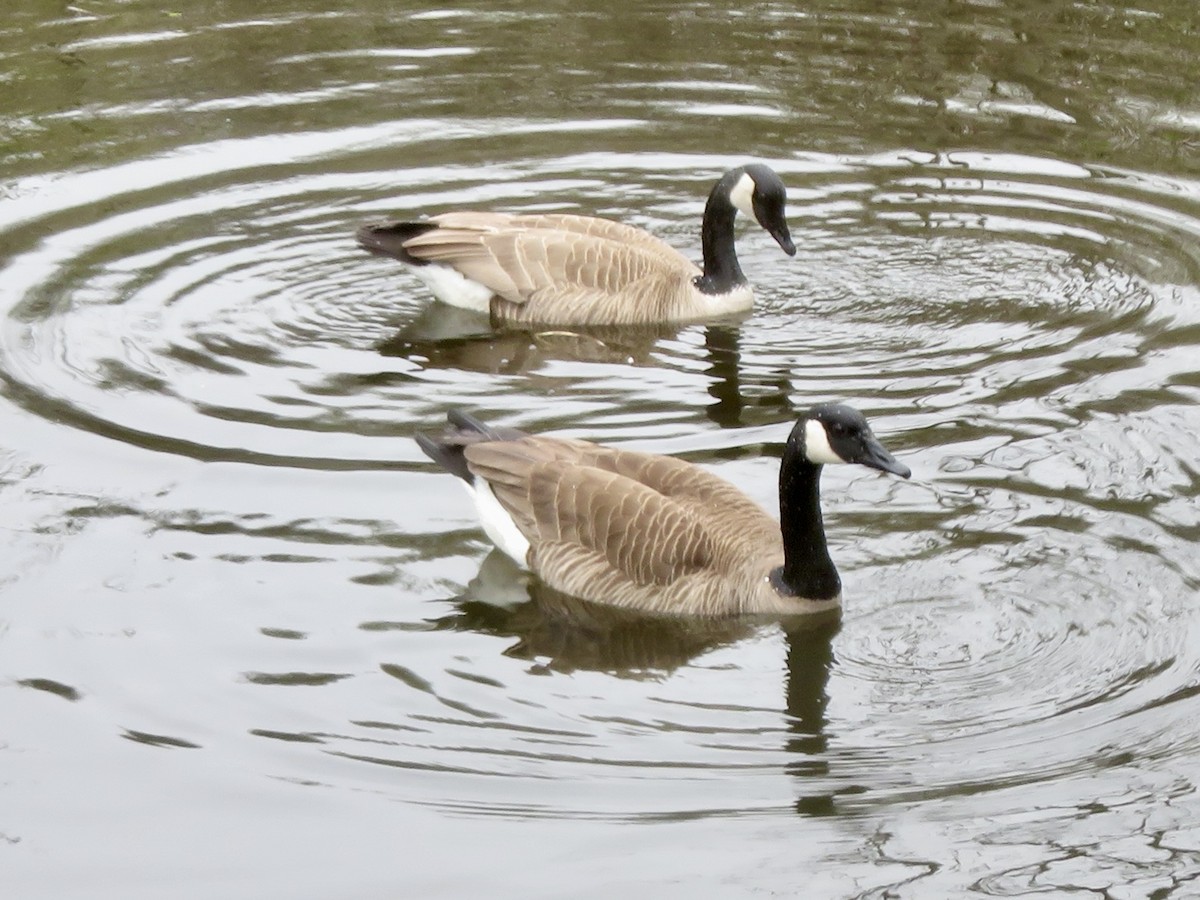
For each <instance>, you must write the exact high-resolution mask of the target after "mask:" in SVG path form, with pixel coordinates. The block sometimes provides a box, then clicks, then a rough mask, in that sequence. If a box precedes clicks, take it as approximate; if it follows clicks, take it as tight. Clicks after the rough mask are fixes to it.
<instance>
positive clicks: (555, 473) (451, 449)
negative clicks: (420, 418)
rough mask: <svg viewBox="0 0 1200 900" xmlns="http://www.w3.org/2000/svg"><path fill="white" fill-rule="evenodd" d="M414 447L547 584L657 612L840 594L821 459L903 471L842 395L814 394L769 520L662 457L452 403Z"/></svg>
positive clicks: (761, 606)
mask: <svg viewBox="0 0 1200 900" xmlns="http://www.w3.org/2000/svg"><path fill="white" fill-rule="evenodd" d="M417 443H418V444H419V445H420V447H421V449H422V450H424V451H425V453H426V454H427V455H428V456H429V457H430V458H431V459H433V460H434V461H435V462H437V463H438V464H439V465H440V466H441V467H442V468H444V469H446V470H447V471H449V472H450V473H451V474H453V475H456V476H458V477H459V478H460V479H461V480H462V481H463V483H464V484H465V485H466V486H467V489H468V491H469V492H470V493H471V495H472V496H473V498H474V500H475V505H476V508H477V510H478V513H479V517H480V521H481V523H482V525H483V528H484V531H485V532H486V533H487V535H488V537H489V538H491V539H492V541H493V542H494V543H495V544H496V546H497V547H499V548H500V549H501V550H502V551H504V553H506V554H507V555H508V556H510V557H512V558H513V559H514V560H516V562H517V563H519V564H520V565H522V566H524V567H526V568H528V569H529V570H531V571H532V572H533V573H534V574H536V575H537V576H538V577H539V578H541V579H542V581H544V582H545V583H546V584H548V585H550V587H552V588H555V589H557V590H559V591H562V592H563V593H566V594H570V595H572V596H575V597H580V598H583V599H585V600H591V601H594V602H599V603H609V604H613V605H615V606H622V607H628V608H633V609H639V610H643V611H646V612H651V613H658V614H665V615H702V616H722V615H737V614H747V613H770V614H780V615H796V614H803V613H817V612H824V611H827V610H830V609H834V608H836V607H837V606H838V605H839V603H840V602H841V579H840V578H839V577H838V573H837V569H836V568H835V567H834V565H833V561H832V560H831V559H830V558H829V551H828V549H827V546H826V542H825V529H824V525H823V523H822V519H821V506H820V495H819V481H820V476H821V468H822V466H825V465H828V464H833V463H857V464H859V465H863V466H868V467H870V468H873V469H879V470H881V471H884V472H891V473H892V474H894V475H899V476H900V477H902V478H908V477H909V475H910V474H911V472H910V470H909V468H908V467H907V466H905V465H903V464H902V463H900V462H897V461H896V459H895V458H894V457H893V456H892V455H891V454H890V453H889V452H888V451H887V450H886V449H884V447H883V445H882V444H881V443H880V442H879V441H878V439H876V437H875V436H874V435H873V434H872V433H871V428H870V426H869V425H868V424H867V420H866V419H865V418H864V417H863V415H862V414H861V413H860V412H858V411H857V410H855V409H852V408H851V407H848V406H844V405H841V404H834V403H826V404H821V405H818V406H814V407H813V408H812V409H810V410H809V411H808V412H806V413H805V414H804V415H803V416H801V417H800V419H799V420H798V421H797V422H796V424H795V426H794V427H793V428H792V431H791V434H790V436H789V437H788V441H787V445H786V447H785V449H784V453H783V460H782V463H781V465H780V470H779V511H780V521H779V522H776V521H775V520H774V519H772V518H771V517H770V516H769V515H767V514H766V513H765V512H764V511H763V510H762V509H761V508H760V507H759V506H758V505H757V504H756V503H754V502H753V501H752V500H750V499H749V498H748V497H746V495H745V494H743V493H742V492H741V491H739V490H738V489H737V488H735V487H734V486H733V485H731V484H729V483H728V482H726V481H724V480H722V479H721V478H718V477H717V476H716V475H713V474H711V473H709V472H707V471H705V470H704V469H701V468H699V467H698V466H695V465H693V464H691V463H687V462H684V461H682V460H678V459H675V458H673V457H669V456H657V455H653V454H647V453H638V452H634V451H630V450H619V449H616V448H613V447H604V446H601V445H598V444H592V443H588V442H587V441H579V440H570V439H564V438H554V437H545V436H534V435H528V434H525V433H523V432H520V431H516V430H515V429H509V428H494V427H491V426H488V425H485V424H484V423H482V422H480V421H479V420H477V419H475V418H473V417H472V416H469V415H466V414H464V413H461V412H457V411H455V412H451V413H450V415H449V427H448V428H447V429H446V430H445V431H444V432H443V433H441V434H439V435H436V436H431V435H426V434H418V435H417Z"/></svg>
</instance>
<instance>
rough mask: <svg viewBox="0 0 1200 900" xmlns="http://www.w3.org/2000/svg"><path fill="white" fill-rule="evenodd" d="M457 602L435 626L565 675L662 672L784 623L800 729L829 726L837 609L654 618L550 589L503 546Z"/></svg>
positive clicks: (790, 688)
mask: <svg viewBox="0 0 1200 900" xmlns="http://www.w3.org/2000/svg"><path fill="white" fill-rule="evenodd" d="M450 602H452V603H453V604H454V606H455V607H456V611H455V612H454V613H453V614H450V615H447V616H441V617H439V618H437V619H435V620H433V623H434V624H435V625H436V627H438V628H440V629H451V630H471V631H480V632H483V633H486V634H491V635H496V636H501V637H510V638H517V641H516V643H514V644H511V645H510V646H509V647H507V648H506V649H505V650H504V653H505V655H507V656H510V657H514V658H517V659H525V660H531V661H533V662H535V663H536V665H535V666H534V668H533V669H532V671H538V670H548V671H554V672H560V673H570V672H574V671H577V670H587V671H599V672H608V673H610V674H614V675H620V676H622V677H650V678H661V677H662V676H664V675H666V674H669V673H670V672H672V671H673V670H675V669H677V668H679V667H680V666H684V665H687V664H688V663H689V662H691V661H692V660H694V659H695V658H697V657H699V656H700V655H702V654H704V653H707V652H709V651H711V650H714V649H716V648H718V647H722V646H727V645H730V644H733V643H735V642H737V641H739V640H743V639H745V638H747V637H749V636H750V635H752V634H754V633H755V632H756V631H757V630H758V629H760V628H764V627H768V624H767V623H770V625H771V626H776V627H778V626H780V625H782V627H783V629H784V631H785V633H786V634H787V635H788V637H789V646H791V644H790V642H791V640H792V637H793V636H795V638H796V640H802V641H803V644H802V645H801V648H800V650H798V651H797V652H796V653H795V654H793V653H792V652H791V651H789V671H790V672H791V677H789V681H788V696H789V703H788V710H789V712H791V713H792V714H793V715H794V716H795V718H796V722H797V727H799V728H800V729H802V730H805V731H806V732H808V733H813V734H815V733H819V730H820V727H821V725H822V723H823V718H821V717H820V716H818V715H816V714H815V713H816V711H817V710H818V709H821V710H823V708H824V700H817V699H816V698H817V697H818V696H820V695H821V694H822V692H823V690H824V683H825V679H827V678H828V677H829V668H828V663H829V660H830V658H831V655H830V654H831V651H830V650H829V642H830V640H831V639H832V638H833V636H834V634H836V633H837V628H838V623H839V621H840V613H839V612H838V611H837V610H833V611H831V612H830V613H829V614H828V615H822V616H811V617H805V618H798V619H796V620H795V621H785V622H782V623H780V622H779V620H778V619H764V620H763V621H761V622H760V621H754V620H751V619H747V618H733V619H729V618H723V619H696V618H683V619H674V618H664V617H655V616H650V615H646V614H641V613H638V612H637V611H633V610H626V609H620V608H617V607H610V606H605V605H603V604H597V603H589V602H587V601H584V600H579V599H577V598H574V597H570V596H568V595H566V594H563V593H561V592H559V591H556V590H553V589H552V588H549V587H547V586H546V585H544V584H542V583H541V582H539V581H538V580H537V579H535V578H533V577H532V576H530V575H528V574H527V573H525V572H523V571H522V570H521V569H520V568H519V567H518V566H517V565H516V564H515V563H514V562H513V561H512V560H511V559H509V558H508V557H506V556H505V555H504V554H502V553H500V552H499V551H493V552H492V553H490V554H489V555H488V556H487V558H486V559H485V560H484V561H483V564H482V566H481V567H480V570H479V573H478V574H477V575H476V576H475V577H474V578H472V579H471V580H470V582H469V583H468V584H467V587H466V590H465V591H464V592H463V593H462V594H460V595H458V596H456V597H454V598H452V600H451V601H450ZM793 656H794V657H795V662H796V665H795V666H793V665H792V662H793ZM793 698H794V701H795V702H794V704H793ZM806 698H807V699H806ZM826 699H827V698H826ZM814 728H815V729H817V731H815V732H814V731H812V729H814ZM809 752H811V750H810V751H809Z"/></svg>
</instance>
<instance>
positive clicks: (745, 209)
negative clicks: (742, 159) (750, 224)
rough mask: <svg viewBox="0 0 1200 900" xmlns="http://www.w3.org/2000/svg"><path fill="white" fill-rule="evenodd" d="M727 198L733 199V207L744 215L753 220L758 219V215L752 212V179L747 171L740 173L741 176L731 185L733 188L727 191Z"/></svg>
mask: <svg viewBox="0 0 1200 900" xmlns="http://www.w3.org/2000/svg"><path fill="white" fill-rule="evenodd" d="M729 199H730V200H731V201H733V205H734V207H735V208H737V209H738V210H740V211H741V212H742V213H743V214H744V215H747V216H749V217H750V218H751V219H754V220H755V221H757V220H758V216H756V215H755V214H754V179H753V178H751V177H750V174H749V173H748V172H743V173H742V177H741V178H739V179H738V182H737V184H735V185H734V186H733V190H732V191H730V192H729Z"/></svg>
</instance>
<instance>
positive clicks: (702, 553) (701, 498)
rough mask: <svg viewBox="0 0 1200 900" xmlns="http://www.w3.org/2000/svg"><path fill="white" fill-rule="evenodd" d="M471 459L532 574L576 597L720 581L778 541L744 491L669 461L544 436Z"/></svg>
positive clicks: (469, 453)
mask: <svg viewBox="0 0 1200 900" xmlns="http://www.w3.org/2000/svg"><path fill="white" fill-rule="evenodd" d="M466 457H467V461H468V464H469V465H470V468H471V471H472V472H473V473H474V474H475V475H477V476H478V477H481V478H484V479H486V480H487V481H488V482H489V484H490V485H491V487H492V490H493V492H494V493H495V495H496V498H497V499H498V500H499V501H500V503H501V504H502V505H503V506H504V507H505V509H507V510H508V511H509V512H510V513H511V514H512V516H513V519H514V521H515V522H516V524H517V527H518V528H519V529H520V530H521V531H522V533H523V534H525V536H526V537H527V538H529V541H530V545H531V552H530V562H531V565H532V566H533V568H534V571H537V572H538V573H539V574H541V575H542V576H543V577H544V578H546V580H547V581H548V582H549V583H551V584H552V585H553V586H555V587H558V588H559V589H562V590H567V591H568V592H570V593H574V594H577V595H579V594H580V591H581V586H582V585H585V584H593V583H594V584H596V585H597V587H599V586H600V585H601V583H602V582H603V583H604V584H605V585H606V587H605V589H606V590H615V589H616V587H617V586H624V588H623V589H624V590H626V592H628V591H629V590H631V589H637V588H642V587H648V586H654V585H657V586H663V585H670V584H674V583H677V582H679V581H680V580H681V579H682V580H687V579H692V578H705V579H707V578H718V579H719V578H723V577H725V576H727V575H730V574H731V573H733V572H734V571H735V570H738V569H739V567H743V566H744V564H745V562H746V559H747V557H749V558H752V559H753V558H757V557H759V556H761V555H762V553H763V548H764V546H765V547H766V548H768V550H771V549H772V548H774V547H775V545H777V544H778V542H779V531H778V526H777V525H775V524H774V523H773V522H772V520H771V519H770V518H769V517H768V516H767V515H766V514H765V513H764V512H763V511H762V509H760V508H759V507H758V506H757V505H756V504H755V503H754V502H753V501H751V500H750V499H749V498H747V497H746V496H745V495H744V494H742V493H741V492H740V491H739V490H738V489H737V488H735V487H733V485H731V484H729V483H728V482H725V481H724V480H722V479H720V478H718V477H716V476H715V475H711V474H709V473H708V472H705V471H704V470H702V469H698V468H696V467H695V466H692V465H690V464H688V463H685V462H682V461H680V460H677V459H673V458H671V457H665V456H655V455H651V454H645V453H636V452H632V451H623V450H614V449H611V448H606V447H598V446H596V445H594V444H589V443H586V442H583V441H567V440H560V439H556V438H544V437H528V438H525V439H523V440H520V441H505V442H488V443H483V444H477V445H474V446H471V447H468V448H467V450H466ZM600 570H604V572H606V573H607V574H605V576H604V579H600ZM585 572H587V573H590V574H589V575H587V576H586V577H585V574H584V573H585ZM584 596H586V594H584Z"/></svg>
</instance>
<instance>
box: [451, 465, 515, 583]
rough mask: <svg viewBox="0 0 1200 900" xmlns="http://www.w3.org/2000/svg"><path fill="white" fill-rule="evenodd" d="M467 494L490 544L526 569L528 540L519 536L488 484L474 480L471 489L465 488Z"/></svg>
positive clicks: (510, 517)
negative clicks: (473, 502)
mask: <svg viewBox="0 0 1200 900" xmlns="http://www.w3.org/2000/svg"><path fill="white" fill-rule="evenodd" d="M464 484H465V482H464ZM467 492H468V493H469V494H471V496H472V499H473V500H474V501H475V510H476V511H477V512H478V513H479V524H481V525H482V526H483V530H484V533H485V534H487V536H488V537H489V538H490V539H491V541H492V543H493V544H495V545H496V546H497V547H499V548H500V550H501V552H502V553H504V555H505V556H508V557H510V558H511V559H512V560H513V561H514V562H515V563H516V564H517V565H519V566H521V567H522V568H528V567H529V539H528V538H527V537H525V535H523V534H521V531H520V529H519V528H517V523H516V522H514V521H513V517H512V516H510V515H509V514H508V511H507V510H505V508H504V507H503V506H501V505H500V501H499V500H497V499H496V495H495V494H493V493H492V489H491V488H490V487H489V486H488V483H487V482H486V481H484V480H483V479H481V478H476V479H475V485H474V487H473V488H472V487H471V486H467Z"/></svg>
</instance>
